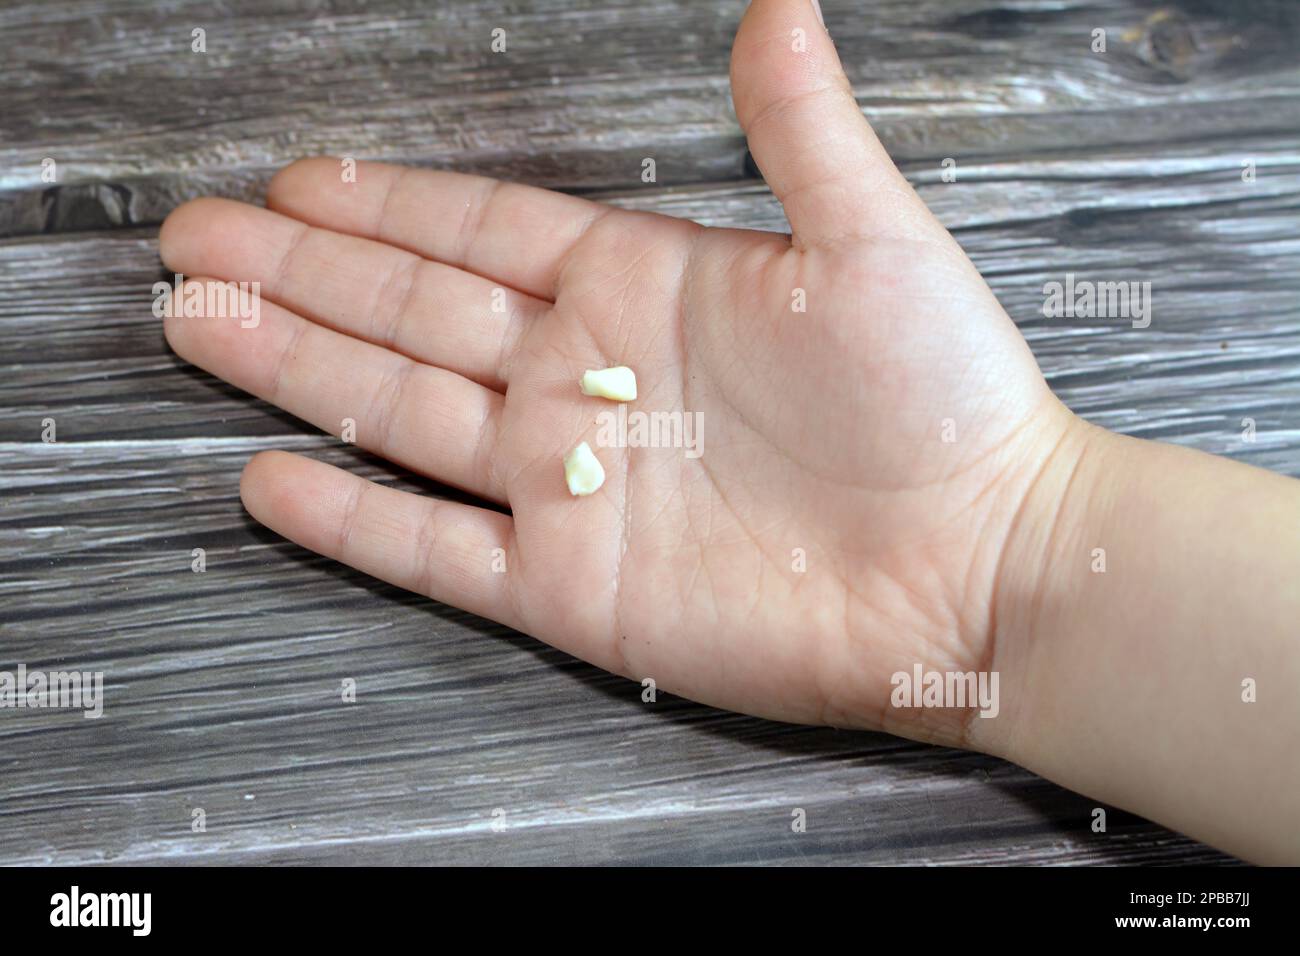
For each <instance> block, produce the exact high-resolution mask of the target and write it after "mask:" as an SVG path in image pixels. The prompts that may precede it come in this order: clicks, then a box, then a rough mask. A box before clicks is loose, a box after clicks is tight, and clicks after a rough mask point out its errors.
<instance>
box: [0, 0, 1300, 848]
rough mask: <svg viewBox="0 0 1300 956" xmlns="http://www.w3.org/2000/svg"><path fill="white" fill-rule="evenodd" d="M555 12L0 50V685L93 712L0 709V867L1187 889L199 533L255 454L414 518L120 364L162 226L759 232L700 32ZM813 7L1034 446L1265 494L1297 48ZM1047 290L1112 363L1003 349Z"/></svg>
mask: <svg viewBox="0 0 1300 956" xmlns="http://www.w3.org/2000/svg"><path fill="white" fill-rule="evenodd" d="M599 6H600V8H599V9H592V10H583V9H574V7H573V4H571V3H568V2H561V0H546V2H535V3H527V4H524V3H504V2H502V3H491V2H484V0H477V2H474V3H458V4H443V5H433V6H430V7H422V6H420V5H416V4H411V3H408V2H405V0H387V2H381V3H370V4H367V5H365V6H364V7H363V6H361V5H359V4H358V5H353V4H348V3H333V4H330V5H329V6H328V7H321V6H320V5H318V4H315V3H309V2H294V3H288V4H276V5H273V9H272V8H271V7H272V5H267V4H262V3H236V4H229V5H222V6H221V8H220V10H219V11H214V10H213V9H212V8H211V7H210V6H209V5H206V4H168V5H165V6H164V5H143V4H136V3H127V2H111V0H100V2H96V3H91V4H81V3H76V4H74V3H36V2H32V3H11V4H9V5H7V6H5V7H4V8H3V9H0V92H3V93H4V94H5V100H4V102H5V104H6V106H5V110H4V112H3V114H0V236H8V237H10V238H8V239H6V240H3V241H0V669H4V668H10V667H13V666H14V665H16V663H17V662H19V661H22V662H25V663H26V664H27V665H28V666H30V667H45V668H53V667H78V668H89V669H95V670H103V671H104V672H105V674H106V682H107V695H108V701H107V704H106V711H105V716H104V717H103V718H102V719H101V720H99V721H88V720H83V719H82V718H81V717H80V715H78V714H75V713H66V712H51V711H26V712H18V711H4V712H0V863H15V862H17V863H31V862H44V861H57V862H63V863H73V862H101V861H119V862H136V863H155V862H163V861H185V862H223V863H229V862H240V863H245V862H268V861H274V862H435V861H440V862H456V863H460V862H581V861H593V862H606V861H619V860H630V861H638V862H654V863H659V862H691V863H695V862H715V863H754V862H792V863H797V862H818V863H824V862H849V863H858V862H864V863H865V862H870V863H900V862H902V863H907V862H912V863H967V862H993V863H998V862H1027V863H1066V864H1070V863H1083V862H1126V863H1127V862H1156V863H1160V862H1212V863H1219V862H1227V860H1226V858H1225V857H1223V856H1222V855H1221V854H1218V853H1216V852H1214V851H1212V850H1209V849H1207V848H1205V847H1201V846H1199V845H1197V844H1195V843H1193V842H1191V841H1188V840H1185V839H1183V838H1181V837H1178V836H1175V835H1173V834H1170V833H1168V832H1166V831H1164V830H1162V829H1161V828H1160V827H1157V826H1154V825H1152V824H1150V823H1147V822H1145V821H1141V820H1138V819H1136V818H1134V817H1131V816H1128V815H1125V814H1120V813H1118V812H1113V813H1112V814H1111V817H1110V829H1109V832H1108V833H1107V834H1105V835H1099V834H1093V833H1092V832H1091V830H1090V829H1089V823H1090V822H1091V809H1092V807H1093V804H1092V802H1091V801H1089V800H1088V799H1086V798H1085V797H1082V796H1079V795H1075V794H1070V793H1067V792H1065V791H1062V790H1060V789H1059V788H1056V787H1053V786H1051V785H1049V784H1047V783H1045V782H1043V781H1041V780H1038V779H1037V778H1035V777H1033V776H1032V775H1031V774H1028V773H1026V772H1024V771H1021V770H1019V769H1017V768H1014V767H1011V766H1009V765H1007V764H1004V763H1001V762H999V761H996V760H993V759H991V758H987V757H982V756H979V755H975V754H965V753H958V752H954V751H946V750H940V749H936V748H927V747H922V746H919V745H915V744H911V743H908V742H905V741H900V740H896V739H893V738H889V737H885V736H882V735H872V734H845V733H837V732H833V731H823V730H811V729H805V728H793V727H784V726H779V725H775V724H770V723H765V722H762V721H757V720H751V719H748V718H743V717H738V716H735V715H729V714H723V713H720V712H717V711H712V710H709V709H707V708H703V707H698V706H695V705H692V704H688V703H686V702H683V701H678V700H673V699H670V698H669V699H665V698H662V697H661V699H660V701H659V702H658V703H657V704H654V705H648V704H643V703H642V702H641V700H640V696H639V691H640V688H639V687H638V686H637V685H635V684H630V683H628V682H625V681H622V680H619V679H616V678H612V677H609V676H607V675H603V674H600V673H599V672H597V671H595V670H593V669H592V668H589V667H587V666H585V665H582V664H579V663H576V662H574V661H572V660H570V659H568V658H566V657H565V656H564V655H562V654H559V653H557V652H555V651H552V650H550V649H548V648H546V647H544V646H542V645H540V644H538V643H537V642H535V641H532V640H531V639H529V638H526V637H523V636H521V635H517V634H514V633H511V632H509V631H506V630H504V629H502V628H499V627H497V626H495V625H490V624H487V623H484V622H482V621H478V620H476V619H474V618H471V617H469V616H467V615H464V614H462V613H460V612H457V611H455V610H452V609H449V608H445V607H442V606H439V605H436V604H433V603H431V602H428V601H424V600H422V599H419V598H416V597H414V596H412V595H409V594H404V593H402V592H399V591H397V590H395V589H393V588H390V587H388V586H385V585H382V584H379V583H376V582H374V581H371V580H369V579H367V578H365V577H364V576H362V575H359V574H356V573H354V572H351V571H349V570H348V569H345V568H341V567H339V566H337V565H334V564H332V563H330V562H328V561H325V560H323V559H320V558H317V557H314V556H312V555H310V554H308V553H306V552H304V551H302V550H301V549H299V548H297V547H295V546H293V545H290V544H287V543H285V542H283V541H282V540H280V539H278V538H277V537H276V536H275V535H273V534H270V533H269V532H266V531H265V530H263V529H261V528H259V527H258V526H257V525H256V524H255V523H253V522H252V521H251V519H249V518H248V517H247V516H246V515H245V514H244V513H243V511H242V509H241V507H240V505H239V501H238V474H239V469H240V468H241V467H242V464H243V462H244V461H246V460H247V458H248V457H249V456H250V455H251V454H253V453H254V452H255V451H257V450H259V449H262V448H272V447H280V448H291V449H295V450H299V451H305V452H308V453H310V454H313V455H316V456H318V457H320V458H322V459H324V460H327V461H331V462H334V463H335V464H340V465H343V466H345V467H348V468H351V469H354V470H356V471H357V472H358V473H360V474H363V475H366V476H368V477H373V478H377V479H381V480H385V481H392V482H394V483H396V484H397V485H398V486H400V487H404V488H409V489H413V490H422V491H425V492H428V493H440V492H439V490H438V489H437V488H435V487H434V486H432V485H430V484H428V483H425V482H421V481H419V480H416V479H412V478H410V477H409V476H404V475H401V474H399V473H397V472H395V471H394V470H393V469H391V468H390V467H389V466H388V465H386V463H383V462H381V461H378V460H377V459H374V458H372V457H370V456H366V455H364V454H362V453H360V452H358V451H356V450H355V449H352V448H347V447H341V446H339V444H338V443H336V442H334V441H333V440H332V439H329V438H328V437H325V436H320V435H318V434H316V433H314V431H313V430H311V429H308V428H304V427H303V426H302V425H300V424H299V423H297V422H295V421H293V420H292V419H290V418H288V417H287V416H285V415H283V414H282V413H280V412H278V411H277V410H274V409H272V408H270V407H268V406H266V405H264V404H263V403H259V402H254V401H252V400H250V399H248V398H247V397H245V396H242V395H241V394H239V393H238V392H236V391H235V390H233V389H231V388H229V387H227V386H225V385H223V384H221V383H219V382H216V381H215V380H213V379H211V378H210V377H208V376H206V375H204V374H202V373H200V372H197V371H195V370H193V369H190V368H188V367H186V366H185V365H184V364H183V363H181V362H180V361H179V360H177V359H176V358H175V357H174V356H172V355H171V354H170V353H169V352H168V351H167V350H166V347H165V343H164V342H163V340H162V336H161V331H160V329H159V327H158V323H157V322H156V321H155V320H154V319H153V318H152V316H151V315H150V314H149V311H148V307H149V302H150V298H151V296H150V291H149V288H150V285H151V284H152V283H153V281H155V280H156V279H157V278H160V277H161V275H162V270H161V267H160V266H159V264H158V261H157V256H156V252H157V246H156V228H154V227H155V226H156V223H157V222H158V221H159V220H160V219H161V217H162V216H163V215H165V213H166V211H167V210H168V209H169V208H171V206H172V205H174V204H175V203H176V202H177V201H179V200H180V199H183V198H188V197H190V196H193V195H199V194H202V193H206V192H218V193H221V194H224V195H231V196H237V197H243V198H250V199H256V198H257V197H258V196H259V195H260V191H261V190H262V189H263V188H264V186H265V182H266V181H267V179H268V178H269V176H270V174H271V173H272V172H273V171H274V169H275V168H277V167H278V166H279V165H281V164H282V163H284V162H286V161H288V160H290V159H293V158H295V157H297V156H301V155H307V154H311V153H317V152H334V153H353V154H355V155H358V156H366V157H382V158H389V159H396V160H403V161H409V162H414V163H416V164H420V165H426V166H429V165H432V166H445V167H454V168H460V169H469V170H475V171H480V172H487V173H490V174H494V175H502V176H505V177H507V178H512V179H519V180H524V181H529V182H535V183H539V184H542V185H551V186H558V187H563V188H567V189H571V190H578V191H583V192H587V193H592V194H595V195H597V196H599V197H600V198H604V199H608V200H610V201H613V202H616V203H618V204H620V205H625V206H629V207H633V208H643V209H651V210H655V211H659V212H665V213H668V214H672V215H683V216H690V217H692V218H696V219H699V220H700V221H703V222H708V223H711V224H718V225H733V226H748V227H754V228H763V229H782V228H784V220H783V218H782V216H781V211H780V208H779V207H778V206H777V205H776V204H775V203H774V202H773V201H772V199H771V197H770V195H768V194H767V192H766V190H765V188H764V187H763V185H762V183H761V182H759V181H757V180H756V179H755V178H754V175H753V173H752V171H749V172H747V171H746V166H745V152H744V143H743V139H742V138H741V136H740V134H739V131H738V129H737V128H736V126H735V120H734V116H733V115H732V114H731V111H730V104H729V99H728V92H727V82H726V69H727V54H728V49H729V45H730V39H731V35H732V31H733V30H734V25H735V22H736V20H737V18H738V14H739V10H740V7H741V4H738V3H722V4H716V5H714V4H698V3H689V2H686V0H681V2H666V0H652V2H648V3H647V2H642V0H635V2H634V0H626V2H621V3H608V4H601V5H599ZM823 6H824V8H825V10H826V17H827V21H828V23H829V25H830V27H831V30H832V32H833V35H834V36H835V37H836V40H837V44H838V46H839V48H840V50H841V53H842V55H843V56H844V58H845V61H846V64H847V66H848V70H849V73H850V77H851V79H852V80H853V82H854V86H855V91H856V92H857V94H858V96H859V99H860V101H861V102H862V105H863V106H864V108H865V109H866V110H867V112H868V113H869V115H871V116H872V118H873V119H874V120H875V121H876V125H877V128H878V129H879V130H880V133H881V136H882V138H883V139H884V140H885V142H886V143H887V145H889V147H890V148H891V150H892V151H893V153H894V155H895V156H897V157H899V159H900V161H901V163H902V165H903V167H904V169H905V171H906V172H907V174H908V175H909V177H910V178H911V179H912V180H913V182H914V183H916V184H917V185H918V188H919V189H920V191H921V194H922V195H923V197H924V198H925V199H926V201H927V202H928V203H929V204H930V206H931V207H932V208H933V209H934V210H935V211H936V212H937V213H938V214H939V216H940V217H941V218H942V219H943V220H944V221H945V222H946V223H947V224H948V225H949V226H950V227H951V228H953V229H954V230H955V232H956V234H957V236H958V238H959V239H960V241H961V242H962V243H963V244H964V246H965V247H966V248H967V250H968V251H969V252H970V253H971V255H972V256H973V258H974V259H975V261H976V263H977V265H978V266H979V267H980V269H981V271H982V272H983V273H984V274H985V276H986V277H988V279H989V281H990V283H991V284H992V285H993V287H994V289H995V291H996V292H997V293H998V296H999V298H1000V299H1001V300H1002V301H1003V303H1004V304H1005V305H1006V306H1007V308H1008V310H1009V311H1010V312H1011V314H1012V316H1013V317H1014V318H1015V319H1016V320H1017V322H1018V323H1019V324H1020V326H1021V328H1022V329H1023V330H1024V332H1025V334H1026V336H1027V337H1028V339H1029V341H1030V343H1031V345H1032V346H1033V348H1034V351H1035V353H1036V354H1037V356H1038V358H1039V360H1040V362H1041V363H1042V365H1043V367H1044V370H1045V372H1046V373H1047V375H1048V377H1049V380H1050V381H1051V382H1052V385H1053V387H1054V388H1055V389H1056V390H1057V392H1058V393H1059V394H1061V396H1062V397H1063V398H1064V399H1065V400H1066V401H1067V402H1068V403H1069V404H1070V405H1071V406H1072V407H1073V408H1075V409H1076V410H1078V411H1080V412H1081V413H1083V414H1085V415H1086V416H1088V417H1089V418H1091V419H1093V420H1095V421H1098V422H1100V423H1102V424H1106V425H1108V426H1110V427H1114V428H1118V429H1120V430H1123V431H1127V432H1130V433H1135V434H1143V435H1147V436H1151V437H1160V438H1164V439H1167V440H1172V441H1179V442H1184V443H1187V444H1190V445H1194V446H1197V447H1201V448H1205V449H1207V450H1211V451H1216V452H1220V453H1225V454H1231V455H1234V456H1236V457H1240V458H1242V459H1244V460H1248V461H1252V462H1254V463H1256V464H1260V465H1263V466H1265V467H1270V468H1274V469H1276V470H1279V471H1282V472H1285V473H1289V474H1300V295H1297V292H1300V279H1298V278H1297V276H1300V268H1298V267H1300V214H1298V213H1297V210H1298V209H1300V97H1298V96H1297V93H1300V7H1297V6H1296V5H1294V4H1288V3H1280V2H1270V0H1257V2H1231V0H1222V2H1210V0H1200V2H1194V0H1184V2H1181V3H1172V4H1156V3H1154V2H1150V3H1148V2H1133V3H1126V2H1102V0H1079V2H1074V3H1065V4H1061V3H1058V2H1055V0H1053V2H1047V0H1042V2H1039V0H1029V2H1018V3H1015V4H1005V5H998V4H996V3H993V2H991V0H990V2H979V0H952V2H939V0H906V2H903V0H899V2H879V3H876V4H873V5H872V6H871V7H870V8H858V7H857V5H854V4H836V3H835V2H833V0H826V2H824V3H823ZM195 26H204V27H205V28H207V30H208V44H209V51H210V52H209V53H208V54H207V55H206V56H205V57H200V56H199V55H197V54H191V53H189V52H188V44H189V34H190V30H191V29H192V28H194V27H195ZM497 26H499V27H502V28H504V29H506V30H507V33H508V37H509V50H508V53H507V54H502V55H497V54H493V53H491V52H490V51H489V49H488V42H489V40H490V31H491V29H492V28H493V27H497ZM1097 27H1104V28H1106V29H1107V31H1108V52H1107V53H1106V54H1104V55H1098V54H1094V53H1092V52H1091V50H1090V49H1089V41H1090V34H1091V31H1092V30H1093V29H1094V28H1097ZM46 156H50V157H52V158H55V159H56V160H57V162H58V163H59V169H60V177H59V179H60V182H59V183H58V184H57V186H54V187H51V186H49V185H48V184H43V183H41V181H40V163H41V160H42V159H43V158H45V157H46ZM644 156H654V157H656V160H657V164H658V171H659V174H660V182H659V183H658V184H654V185H643V184H641V183H640V182H639V178H638V177H639V172H640V160H641V158H642V157H644ZM945 158H952V159H954V160H955V161H956V164H957V170H958V178H957V181H956V182H953V183H946V182H943V181H942V180H941V177H940V173H941V166H940V164H941V162H942V160H943V159H945ZM1243 160H1252V161H1253V162H1254V163H1255V164H1256V169H1257V173H1258V176H1257V179H1256V181H1255V182H1254V183H1246V182H1243V181H1242V177H1241V163H1242V161H1243ZM1066 272H1073V273H1075V274H1077V275H1079V276H1081V277H1089V276H1091V277H1093V278H1105V279H1112V280H1114V279H1130V278H1131V279H1143V280H1149V281H1151V282H1152V286H1153V291H1154V295H1155V299H1154V316H1153V321H1152V324H1151V327H1150V328H1148V329H1142V330H1138V329H1132V328H1129V327H1127V326H1124V325H1119V324H1109V325H1094V326H1084V325H1070V324H1066V323H1065V322H1064V321H1063V320H1048V319H1044V318H1043V316H1042V314H1041V306H1042V302H1043V295H1042V287H1043V284H1044V282H1046V281H1049V280H1052V279H1057V280H1060V279H1063V278H1064V275H1065V273H1066ZM46 417H53V418H54V419H55V420H56V422H57V423H58V437H59V441H58V442H57V443H56V444H53V445H47V444H43V443H42V442H41V441H40V440H39V436H40V428H41V424H40V423H41V420H42V419H43V418H46ZM1245 417H1250V418H1253V419H1254V420H1255V421H1256V423H1257V428H1258V436H1257V440H1256V441H1255V442H1253V443H1250V442H1245V441H1243V440H1242V423H1241V420H1242V419H1243V418H1245ZM193 548H204V549H205V550H206V552H207V556H208V570H207V571H206V572H204V573H203V574H196V573H193V572H192V571H191V570H190V560H191V559H190V552H191V549H193ZM348 678H351V679H354V680H355V681H356V682H357V688H358V701H357V703H355V704H345V703H343V702H342V700H341V694H340V688H341V683H342V681H343V680H345V679H348ZM796 807H802V808H804V809H805V810H806V811H807V813H808V820H809V827H808V832H807V833H804V834H800V835H796V834H794V833H792V832H791V830H790V825H789V824H790V813H791V811H792V810H793V809H794V808H796ZM196 808H203V809H204V810H205V811H206V812H207V823H208V828H207V832H206V833H194V832H192V831H191V828H190V824H191V813H192V811H193V810H194V809H196ZM497 809H499V810H501V811H503V812H504V821H505V823H506V827H505V829H504V830H502V831H501V832H495V831H494V830H493V829H492V826H491V824H492V822H493V819H494V818H493V811H494V810H497Z"/></svg>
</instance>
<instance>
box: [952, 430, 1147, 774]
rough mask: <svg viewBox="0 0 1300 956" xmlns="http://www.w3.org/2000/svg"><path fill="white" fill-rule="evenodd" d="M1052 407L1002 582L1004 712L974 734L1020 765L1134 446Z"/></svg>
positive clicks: (997, 656) (998, 605)
mask: <svg viewBox="0 0 1300 956" xmlns="http://www.w3.org/2000/svg"><path fill="white" fill-rule="evenodd" d="M1052 414H1054V415H1056V416H1058V418H1057V420H1056V421H1054V422H1052V423H1051V427H1049V428H1046V429H1044V434H1045V435H1046V436H1047V437H1046V438H1045V439H1044V440H1045V442H1046V443H1047V444H1048V447H1047V448H1046V449H1045V451H1044V452H1043V453H1042V455H1041V457H1040V458H1039V459H1038V462H1037V464H1036V466H1035V468H1036V473H1034V474H1033V476H1032V478H1031V480H1029V482H1028V483H1027V485H1026V490H1025V493H1024V495H1023V497H1022V499H1021V501H1020V507H1019V509H1018V511H1017V513H1016V515H1015V517H1014V518H1013V520H1012V522H1011V525H1010V527H1009V529H1008V531H1007V536H1006V540H1005V543H1004V545H1003V548H1002V554H1001V559H1000V562H999V566H998V571H997V575H996V580H995V583H994V592H993V598H992V602H993V603H992V607H993V615H992V621H993V623H992V627H991V629H990V634H989V638H988V640H989V645H990V650H989V652H988V660H989V670H990V671H996V672H997V673H998V674H999V687H1000V695H1001V700H1000V709H999V714H998V717H997V718H996V719H994V720H991V721H987V722H986V721H972V722H971V725H970V733H969V745H970V746H972V747H974V748H976V749H979V750H982V751H985V752H987V753H992V754H995V755H997V756H1000V757H1004V758H1006V759H1008V760H1011V761H1013V762H1016V763H1022V764H1023V763H1025V757H1026V755H1027V748H1028V747H1029V746H1030V744H1031V742H1032V741H1033V739H1034V736H1035V728H1036V727H1037V720H1038V716H1037V713H1036V712H1037V710H1038V708H1039V706H1040V703H1039V702H1040V701H1042V700H1043V699H1047V700H1051V699H1052V696H1053V694H1054V691H1053V689H1052V687H1051V684H1052V682H1053V681H1054V680H1056V678H1057V674H1056V672H1055V671H1054V670H1053V669H1052V668H1050V667H1048V666H1046V665H1045V664H1044V654H1043V650H1044V648H1043V644H1044V642H1045V641H1047V640H1048V639H1050V637H1051V635H1052V634H1053V633H1054V631H1055V629H1056V628H1057V627H1058V624H1059V622H1060V620H1061V618H1062V616H1063V615H1065V614H1068V613H1071V611H1070V610H1069V609H1070V608H1071V607H1072V605H1071V601H1072V596H1073V595H1074V594H1076V593H1077V590H1078V589H1077V582H1078V579H1079V575H1080V573H1081V570H1082V571H1083V572H1087V571H1088V570H1089V564H1090V562H1093V561H1097V562H1104V560H1105V555H1104V549H1103V553H1101V554H1100V555H1094V554H1093V552H1094V550H1095V549H1094V547H1093V545H1092V544H1091V543H1090V542H1091V540H1092V538H1093V537H1094V536H1095V529H1097V528H1098V527H1100V526H1101V525H1102V524H1104V523H1105V522H1106V521H1107V520H1108V518H1107V515H1106V512H1107V511H1108V510H1109V509H1110V507H1111V501H1112V495H1111V494H1110V493H1109V491H1108V487H1109V483H1108V480H1107V476H1108V475H1110V474H1112V473H1113V471H1114V469H1115V468H1116V467H1117V461H1116V459H1117V458H1122V457H1123V455H1124V454H1125V453H1126V452H1125V450H1124V449H1121V448H1119V447H1117V443H1118V442H1119V441H1120V440H1121V439H1120V438H1119V436H1117V435H1115V434H1114V433H1112V432H1109V431H1107V430H1105V429H1103V428H1099V427H1098V426H1095V425H1092V424H1090V423H1088V422H1086V421H1084V420H1083V419H1081V418H1079V417H1078V416H1076V415H1075V414H1074V413H1073V412H1070V411H1069V410H1068V409H1066V408H1065V407H1064V406H1063V405H1059V404H1057V405H1055V406H1054V407H1053V412H1052ZM986 723H987V724H988V726H983V725H984V724H986Z"/></svg>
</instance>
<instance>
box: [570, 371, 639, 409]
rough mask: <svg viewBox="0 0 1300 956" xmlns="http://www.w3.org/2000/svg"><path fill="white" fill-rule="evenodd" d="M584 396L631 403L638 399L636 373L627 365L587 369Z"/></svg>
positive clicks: (582, 384) (584, 376)
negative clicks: (596, 396) (597, 396)
mask: <svg viewBox="0 0 1300 956" xmlns="http://www.w3.org/2000/svg"><path fill="white" fill-rule="evenodd" d="M581 387H582V394H583V395H599V396H600V397H601V398H612V399H613V400H614V401H616V402H630V401H632V400H633V399H635V398H636V373H635V372H633V371H632V370H631V369H630V368H628V367H627V366H626V365H619V366H616V367H615V368H606V369H600V370H599V371H597V370H596V369H590V368H589V369H587V371H585V372H583V373H582V382H581Z"/></svg>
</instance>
